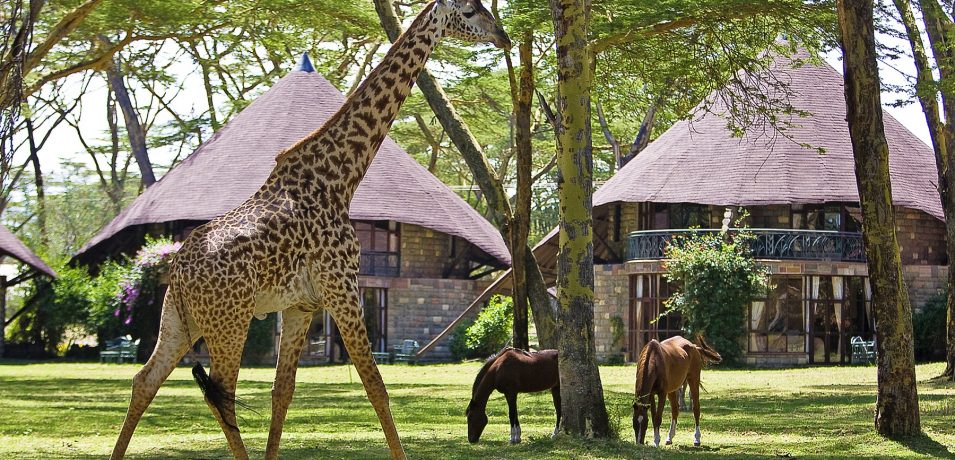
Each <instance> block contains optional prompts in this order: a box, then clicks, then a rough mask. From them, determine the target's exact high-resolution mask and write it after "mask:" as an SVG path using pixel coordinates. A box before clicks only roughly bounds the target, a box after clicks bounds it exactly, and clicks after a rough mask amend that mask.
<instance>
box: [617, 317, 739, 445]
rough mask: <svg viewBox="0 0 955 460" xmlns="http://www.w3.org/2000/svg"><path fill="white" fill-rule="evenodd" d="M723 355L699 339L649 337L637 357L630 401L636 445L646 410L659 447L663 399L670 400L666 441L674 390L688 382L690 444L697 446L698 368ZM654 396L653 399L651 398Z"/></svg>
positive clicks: (677, 409)
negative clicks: (692, 426)
mask: <svg viewBox="0 0 955 460" xmlns="http://www.w3.org/2000/svg"><path fill="white" fill-rule="evenodd" d="M722 360H723V358H721V357H720V354H719V353H717V352H716V351H715V350H713V349H712V348H710V347H709V346H708V345H707V344H706V342H704V341H703V340H702V338H701V339H699V340H698V343H693V342H690V341H689V340H687V339H684V338H683V337H680V336H676V337H671V338H669V339H666V340H664V341H663V342H658V341H656V340H651V341H650V343H648V344H647V345H646V346H645V347H643V350H642V351H641V352H640V358H639V359H638V360H637V384H636V401H634V403H633V432H634V435H636V437H637V444H644V443H645V438H646V434H647V426H648V425H649V423H648V422H649V420H648V419H647V409H648V408H649V409H650V412H651V415H652V416H653V445H654V446H657V447H659V446H660V424H661V423H662V422H663V398H664V395H666V397H667V398H668V399H669V400H670V434H669V435H667V440H666V443H667V444H671V443H672V442H673V435H674V433H676V417H677V415H679V413H680V405H679V403H678V402H677V390H679V389H680V387H681V386H683V384H684V383H686V384H688V385H689V388H690V396H691V397H692V401H693V416H694V417H695V418H696V433H695V434H694V437H693V445H695V446H699V445H700V370H701V369H702V368H703V365H704V364H706V363H707V362H714V363H718V362H720V361H722ZM654 396H656V398H654Z"/></svg>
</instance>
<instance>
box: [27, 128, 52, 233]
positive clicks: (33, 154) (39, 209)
mask: <svg viewBox="0 0 955 460" xmlns="http://www.w3.org/2000/svg"><path fill="white" fill-rule="evenodd" d="M26 125H27V140H28V142H29V144H30V162H31V163H33V183H34V184H35V185H36V223H37V227H38V228H39V230H40V244H41V245H42V246H43V248H44V249H46V248H48V247H49V245H50V238H49V232H47V228H46V188H45V187H44V185H43V170H42V169H40V155H39V153H40V149H39V147H38V146H37V143H36V137H35V136H34V134H35V133H34V130H33V120H32V119H31V118H29V117H27V119H26Z"/></svg>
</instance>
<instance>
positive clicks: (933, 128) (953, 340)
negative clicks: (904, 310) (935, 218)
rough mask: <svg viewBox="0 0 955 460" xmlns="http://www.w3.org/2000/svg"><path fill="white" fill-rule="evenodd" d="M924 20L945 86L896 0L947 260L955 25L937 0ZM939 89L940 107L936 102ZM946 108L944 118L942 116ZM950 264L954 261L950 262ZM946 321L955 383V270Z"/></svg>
mask: <svg viewBox="0 0 955 460" xmlns="http://www.w3.org/2000/svg"><path fill="white" fill-rule="evenodd" d="M920 3H921V4H922V20H923V21H924V23H925V29H926V32H927V33H928V37H929V43H930V45H931V47H932V53H933V55H934V56H935V61H936V63H938V71H939V76H940V77H941V83H942V84H941V85H939V84H938V83H939V82H936V81H935V78H934V77H933V75H932V67H931V64H930V63H929V61H928V56H927V55H926V53H925V47H924V45H923V44H922V38H921V34H920V31H919V29H918V26H917V25H916V23H915V16H914V15H913V14H912V10H911V7H910V5H909V2H905V1H902V0H895V6H896V8H897V9H898V10H899V13H900V14H901V16H902V23H903V24H904V25H905V32H906V35H907V36H908V39H909V44H910V45H911V46H912V55H913V57H914V59H915V68H916V71H917V72H918V74H917V79H918V80H917V81H918V87H917V90H918V91H917V95H918V98H919V102H920V103H921V105H922V112H924V113H925V121H926V122H927V124H928V127H929V134H931V136H932V147H933V148H934V149H935V164H936V166H937V167H938V192H939V197H940V198H941V200H942V209H943V211H944V213H945V237H946V241H947V247H946V250H947V251H948V255H949V258H950V259H951V257H952V256H953V255H955V193H952V191H951V187H952V184H953V183H955V168H953V167H952V165H953V164H955V151H953V150H955V149H953V148H952V146H955V126H953V125H952V123H951V122H950V120H952V118H950V117H953V116H955V96H953V95H952V94H950V92H951V86H950V85H951V84H952V81H955V56H953V54H952V50H951V46H952V43H953V42H955V36H953V35H955V24H953V22H952V19H951V18H950V17H949V16H948V15H947V14H946V13H945V11H944V10H942V7H941V5H939V4H938V2H937V1H935V0H922V1H921V2H920ZM939 90H940V92H941V100H942V108H941V110H940V108H939V105H938V96H939V94H938V93H939ZM943 111H944V114H945V122H943V121H942V120H941V115H942V113H943ZM949 266H951V264H949ZM948 293H949V294H948V305H947V308H948V319H947V321H946V323H947V327H946V329H947V340H946V343H947V347H946V353H945V361H946V366H945V371H944V372H943V373H942V375H943V376H945V377H947V378H949V379H950V380H952V381H955V270H951V269H950V270H949V271H948Z"/></svg>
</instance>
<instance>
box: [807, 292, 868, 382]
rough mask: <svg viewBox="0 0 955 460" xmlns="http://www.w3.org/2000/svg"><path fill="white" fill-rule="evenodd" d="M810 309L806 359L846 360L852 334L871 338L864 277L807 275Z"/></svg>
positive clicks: (837, 361) (848, 354)
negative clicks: (807, 355) (807, 354)
mask: <svg viewBox="0 0 955 460" xmlns="http://www.w3.org/2000/svg"><path fill="white" fill-rule="evenodd" d="M806 280H807V286H808V289H807V293H808V296H807V302H808V304H809V311H810V319H811V321H810V323H809V332H810V337H811V338H812V340H811V341H810V342H809V362H811V363H816V364H822V363H848V362H849V361H850V360H851V355H852V350H851V349H850V342H849V340H850V339H851V338H852V337H853V336H860V337H863V339H864V340H872V337H873V333H874V328H873V325H874V323H873V322H872V314H871V305H870V303H869V297H870V295H869V294H868V288H867V286H868V280H867V278H864V277H857V276H853V277H849V276H807V277H806Z"/></svg>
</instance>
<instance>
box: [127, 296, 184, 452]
mask: <svg viewBox="0 0 955 460" xmlns="http://www.w3.org/2000/svg"><path fill="white" fill-rule="evenodd" d="M171 291H172V290H171V289H170V292H171ZM180 314H181V313H180V309H178V308H176V306H175V305H174V304H173V302H172V301H171V300H170V294H168V293H167V295H166V300H165V301H164V302H163V310H162V318H161V319H160V322H159V339H158V341H157V342H156V348H155V349H154V350H153V354H152V356H150V357H149V361H147V362H146V364H145V365H144V366H143V368H142V369H141V370H140V371H139V372H138V373H137V374H136V376H135V377H133V395H132V399H131V400H130V402H129V410H128V411H127V412H126V420H125V421H124V422H123V429H122V431H120V433H119V439H117V440H116V445H115V446H114V447H113V453H112V455H110V459H112V460H118V459H121V458H123V456H124V455H125V454H126V448H127V447H128V446H129V440H130V438H132V436H133V431H135V430H136V425H137V424H139V419H140V418H142V416H143V413H144V412H145V411H146V408H147V407H149V403H151V402H152V400H153V398H154V397H155V396H156V392H157V391H158V390H159V386H160V385H162V383H163V382H164V381H166V378H167V377H169V374H170V373H171V372H172V370H173V369H175V368H176V364H178V363H179V360H180V359H182V357H183V355H185V354H186V351H188V350H189V347H190V346H191V345H192V344H193V343H194V342H195V341H196V339H198V337H197V336H196V337H192V336H190V329H192V330H196V328H195V327H192V328H190V327H189V326H188V322H189V321H190V319H189V318H182V317H181V316H180Z"/></svg>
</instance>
